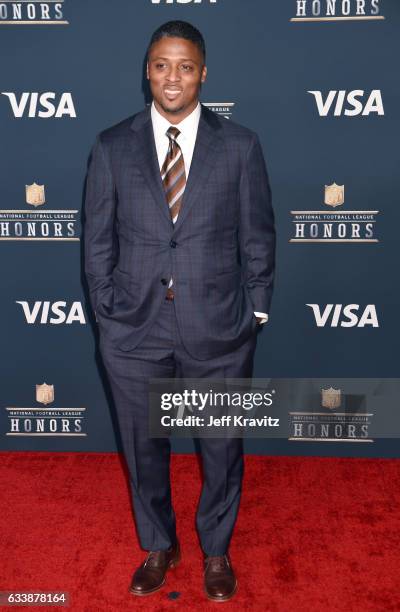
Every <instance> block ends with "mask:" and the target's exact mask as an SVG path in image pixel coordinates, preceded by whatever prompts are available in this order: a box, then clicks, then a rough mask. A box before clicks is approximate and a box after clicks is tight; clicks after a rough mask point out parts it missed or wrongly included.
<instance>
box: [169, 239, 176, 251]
mask: <svg viewBox="0 0 400 612" xmlns="http://www.w3.org/2000/svg"><path fill="white" fill-rule="evenodd" d="M169 246H170V247H172V248H173V249H174V248H175V247H176V242H175V240H171V242H170V243H169Z"/></svg>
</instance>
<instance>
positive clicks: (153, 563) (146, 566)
mask: <svg viewBox="0 0 400 612" xmlns="http://www.w3.org/2000/svg"><path fill="white" fill-rule="evenodd" d="M180 560H181V552H180V546H179V542H178V541H177V542H176V544H175V546H172V547H171V548H170V549H169V550H157V551H151V552H149V554H148V555H147V557H146V559H145V561H143V563H142V564H141V565H140V566H139V567H138V568H137V570H136V571H135V573H134V574H133V577H132V582H131V586H130V588H129V590H130V592H131V593H133V594H134V595H150V594H151V593H154V592H155V591H158V589H160V588H161V587H162V586H163V584H164V583H165V576H166V573H167V571H168V570H169V569H172V568H173V567H176V566H177V565H178V563H179V561H180Z"/></svg>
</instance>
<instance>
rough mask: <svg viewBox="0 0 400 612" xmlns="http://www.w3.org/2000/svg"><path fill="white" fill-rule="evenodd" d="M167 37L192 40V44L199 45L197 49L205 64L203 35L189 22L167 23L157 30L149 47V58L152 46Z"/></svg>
mask: <svg viewBox="0 0 400 612" xmlns="http://www.w3.org/2000/svg"><path fill="white" fill-rule="evenodd" d="M166 36H167V37H170V38H172V37H173V38H185V39H186V40H191V41H192V43H194V44H195V45H197V47H198V48H199V49H200V51H201V53H202V55H203V60H204V63H205V61H206V44H205V42H204V38H203V35H202V34H201V32H200V31H199V30H198V29H197V28H195V27H194V26H193V25H192V24H191V23H189V22H188V21H167V22H166V23H163V24H162V25H161V26H160V27H159V28H157V30H156V31H155V32H153V35H152V37H151V39H150V43H149V46H148V47H147V57H148V56H149V52H150V49H151V46H152V45H153V44H154V43H156V42H158V41H159V40H161V38H164V37H166Z"/></svg>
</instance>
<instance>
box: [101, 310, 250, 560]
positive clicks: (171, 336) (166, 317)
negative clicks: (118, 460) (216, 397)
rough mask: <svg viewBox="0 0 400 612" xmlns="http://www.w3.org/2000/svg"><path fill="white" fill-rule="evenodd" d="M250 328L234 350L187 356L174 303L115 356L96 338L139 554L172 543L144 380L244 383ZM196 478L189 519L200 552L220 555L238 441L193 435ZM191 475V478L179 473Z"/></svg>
mask: <svg viewBox="0 0 400 612" xmlns="http://www.w3.org/2000/svg"><path fill="white" fill-rule="evenodd" d="M256 342H257V329H256V328H255V329H254V331H253V333H252V334H251V336H250V337H249V338H248V339H247V340H246V341H245V343H244V344H242V345H241V346H240V347H239V348H236V349H235V350H234V351H231V352H229V351H228V352H227V353H226V354H223V355H221V356H217V357H214V358H211V359H207V360H205V361H203V360H197V359H194V358H193V357H192V356H191V355H190V354H189V353H188V352H187V351H186V350H185V347H184V344H183V343H182V338H181V336H180V332H179V327H178V321H177V319H176V313H175V304H174V301H171V300H164V301H163V303H162V305H161V307H160V311H159V313H158V316H157V318H156V320H155V321H154V323H153V324H152V326H151V327H150V329H149V331H148V333H147V334H146V336H145V337H144V338H143V339H142V341H141V342H140V343H139V345H138V346H137V347H135V348H134V349H133V350H131V351H122V350H120V349H118V348H117V347H115V346H114V345H112V344H111V343H110V341H109V340H108V339H105V338H104V336H103V335H102V334H101V333H100V344H99V347H100V352H101V355H102V358H103V362H104V365H105V368H106V372H107V377H108V379H109V382H110V386H111V391H112V395H113V399H114V403H115V408H116V413H117V419H118V425H119V429H120V433H121V440H122V446H123V453H124V457H125V460H126V462H127V466H128V471H129V478H130V491H131V496H132V502H133V508H134V514H135V519H136V527H137V532H138V536H139V541H140V544H141V546H142V548H143V549H145V550H166V549H168V548H169V547H170V546H171V545H172V544H174V543H175V540H176V521H175V513H174V510H173V507H172V503H171V487H170V440H169V438H150V437H149V435H148V421H149V419H148V409H149V393H148V380H149V379H150V378H174V377H178V378H207V377H209V378H251V376H252V371H253V357H254V351H255V347H256ZM199 445H200V450H201V458H202V466H203V475H204V481H203V485H202V491H201V496H200V501H199V505H198V508H197V514H196V526H197V531H198V534H199V538H200V543H201V547H202V549H203V552H204V553H205V554H206V555H212V556H214V555H223V554H225V553H226V552H227V550H228V546H229V542H230V539H231V536H232V532H233V528H234V525H235V522H236V517H237V513H238V509H239V502H240V495H241V488H242V477H243V464H244V462H243V441H242V439H240V438H229V437H227V438H208V439H205V438H201V439H199ZM187 477H188V478H191V475H190V474H188V475H187Z"/></svg>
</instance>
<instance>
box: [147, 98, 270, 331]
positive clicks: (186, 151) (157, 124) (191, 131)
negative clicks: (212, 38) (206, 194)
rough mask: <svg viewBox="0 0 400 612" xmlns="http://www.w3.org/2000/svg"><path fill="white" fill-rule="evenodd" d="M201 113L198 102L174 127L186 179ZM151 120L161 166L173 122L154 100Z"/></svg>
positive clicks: (265, 318)
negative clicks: (162, 113) (163, 113)
mask: <svg viewBox="0 0 400 612" xmlns="http://www.w3.org/2000/svg"><path fill="white" fill-rule="evenodd" d="M200 115H201V104H200V102H198V103H197V106H196V108H195V109H194V110H193V111H192V112H191V113H190V115H188V116H187V117H185V118H184V119H183V120H182V121H181V122H180V123H174V124H173V125H174V127H177V128H178V130H179V131H180V134H178V136H177V139H176V141H177V143H178V144H179V146H180V148H181V151H182V156H183V161H184V164H185V173H186V180H187V179H188V176H189V171H190V165H191V163H192V157H193V151H194V145H195V144H196V137H197V130H198V127H199V120H200ZM151 121H152V124H153V132H154V140H155V144H156V150H157V158H158V165H159V167H160V170H161V167H162V165H163V163H164V160H165V157H166V155H167V152H168V147H169V138H168V136H167V134H166V132H167V130H168V128H169V127H171V123H170V122H169V121H168V119H166V118H165V117H163V116H162V115H161V113H159V112H158V110H157V109H156V107H155V104H154V101H153V102H152V103H151ZM171 285H172V279H170V281H169V285H168V286H169V287H171ZM254 314H255V316H256V317H262V319H263V320H262V321H261V323H265V322H266V321H267V320H268V315H267V314H266V313H264V312H255V313H254Z"/></svg>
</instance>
